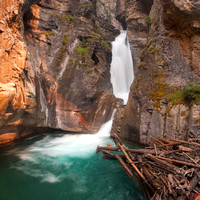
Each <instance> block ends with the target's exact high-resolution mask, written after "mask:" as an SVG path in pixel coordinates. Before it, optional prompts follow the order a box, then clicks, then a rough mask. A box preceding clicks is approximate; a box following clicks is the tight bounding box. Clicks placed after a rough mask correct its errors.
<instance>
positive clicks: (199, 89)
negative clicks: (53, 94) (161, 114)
mask: <svg viewBox="0 0 200 200" xmlns="http://www.w3.org/2000/svg"><path fill="white" fill-rule="evenodd" d="M167 100H168V101H170V102H171V103H172V104H186V105H187V106H192V105H193V104H194V103H199V102H200V86H199V85H198V84H197V83H193V82H191V83H189V84H188V86H187V87H186V88H185V89H184V90H179V91H176V92H174V93H171V94H169V95H167Z"/></svg>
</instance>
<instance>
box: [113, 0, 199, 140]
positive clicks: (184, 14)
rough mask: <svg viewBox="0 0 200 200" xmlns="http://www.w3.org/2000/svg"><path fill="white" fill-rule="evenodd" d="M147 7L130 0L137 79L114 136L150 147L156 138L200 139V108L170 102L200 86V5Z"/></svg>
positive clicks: (160, 0) (158, 2)
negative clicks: (181, 92) (173, 95)
mask: <svg viewBox="0 0 200 200" xmlns="http://www.w3.org/2000/svg"><path fill="white" fill-rule="evenodd" d="M143 3H144V2H143ZM143 3H142V2H141V1H137V0H136V1H131V0H127V1H126V10H125V15H126V26H127V29H128V35H129V40H130V45H131V50H132V55H133V61H134V68H135V80H134V82H133V84H132V86H131V92H130V95H129V100H128V104H127V106H126V107H125V108H124V109H123V111H122V110H120V111H119V112H118V113H117V117H116V118H115V120H114V125H113V129H112V132H116V133H118V134H119V135H120V136H122V137H124V138H126V139H128V140H131V141H135V142H139V143H143V144H149V143H150V136H153V137H166V138H176V139H184V140H188V139H191V138H195V137H199V134H200V124H199V119H200V113H199V105H193V106H190V107H188V106H187V105H172V104H171V103H170V102H169V101H168V100H167V95H168V94H170V93H173V92H174V91H176V90H179V89H185V88H186V87H187V85H188V84H189V83H190V82H196V83H197V84H199V83H200V74H199V67H200V64H199V49H200V46H199V43H198V40H199V37H200V32H199V31H200V29H199V26H198V22H197V21H198V20H199V12H198V11H197V10H198V9H199V5H198V4H199V3H198V2H196V1H166V0H154V1H148V4H146V5H148V6H146V7H145V6H144V4H143ZM146 3H147V2H146Z"/></svg>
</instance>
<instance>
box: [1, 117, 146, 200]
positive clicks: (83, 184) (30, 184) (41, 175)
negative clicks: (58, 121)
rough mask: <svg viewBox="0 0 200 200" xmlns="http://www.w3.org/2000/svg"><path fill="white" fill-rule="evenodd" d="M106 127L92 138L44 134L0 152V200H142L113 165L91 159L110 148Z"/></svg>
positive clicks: (134, 188) (115, 165)
mask: <svg viewBox="0 0 200 200" xmlns="http://www.w3.org/2000/svg"><path fill="white" fill-rule="evenodd" d="M111 123H112V122H111V121H110V122H108V123H107V124H105V125H104V126H103V127H102V129H101V130H100V131H99V132H98V133H97V134H94V135H89V134H88V135H87V134H86V135H78V134H66V133H64V132H57V133H53V134H52V133H51V134H50V133H49V134H44V135H42V136H37V137H34V138H31V139H28V140H25V141H23V142H21V143H18V144H14V145H10V146H7V147H4V148H1V149H0V200H36V199H37V200H129V199H130V200H142V199H144V196H143V192H142V190H141V189H140V186H138V185H137V184H136V183H133V181H132V180H130V178H129V177H128V176H127V175H126V174H125V172H124V171H123V169H122V167H121V166H120V164H119V163H118V161H115V160H105V159H104V160H103V159H102V158H101V154H98V155H94V154H95V150H96V146H97V145H107V144H112V145H113V143H112V141H111V140H110V139H109V137H108V132H109V130H108V129H109V127H110V126H111ZM105 130H108V131H105Z"/></svg>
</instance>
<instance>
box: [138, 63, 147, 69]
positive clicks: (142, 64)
mask: <svg viewBox="0 0 200 200" xmlns="http://www.w3.org/2000/svg"><path fill="white" fill-rule="evenodd" d="M146 65H147V63H146V62H141V63H140V64H139V65H138V67H140V68H144V67H145V66H146Z"/></svg>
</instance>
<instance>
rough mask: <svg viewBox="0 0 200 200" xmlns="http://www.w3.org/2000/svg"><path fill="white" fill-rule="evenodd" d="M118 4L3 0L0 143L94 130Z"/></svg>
mask: <svg viewBox="0 0 200 200" xmlns="http://www.w3.org/2000/svg"><path fill="white" fill-rule="evenodd" d="M115 7H116V1H115V0H109V1H104V0H101V1H95V0H92V1H89V0H63V1H60V0H50V1H46V0H41V1H40V0H31V1H28V0H27V1H23V0H17V1H12V0H11V1H8V0H3V1H1V2H0V19H1V21H0V98H1V105H0V109H1V118H0V127H1V131H0V143H1V144H3V143H8V142H11V141H13V140H16V139H19V138H21V137H24V136H27V135H29V134H32V133H33V132H35V130H37V132H38V131H43V129H44V128H56V129H62V130H67V131H76V132H95V131H96V130H98V129H99V127H100V125H101V124H102V123H103V122H105V121H106V120H108V119H109V117H110V116H111V114H112V112H113V109H114V108H115V107H116V105H117V100H116V99H115V97H114V96H113V95H112V94H111V93H109V92H111V91H112V87H111V84H110V81H109V80H110V74H109V69H110V62H111V45H110V42H111V41H112V40H114V38H115V36H116V35H117V34H118V33H119V32H118V30H119V29H120V23H119V22H117V21H116V20H115V14H114V13H115Z"/></svg>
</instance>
